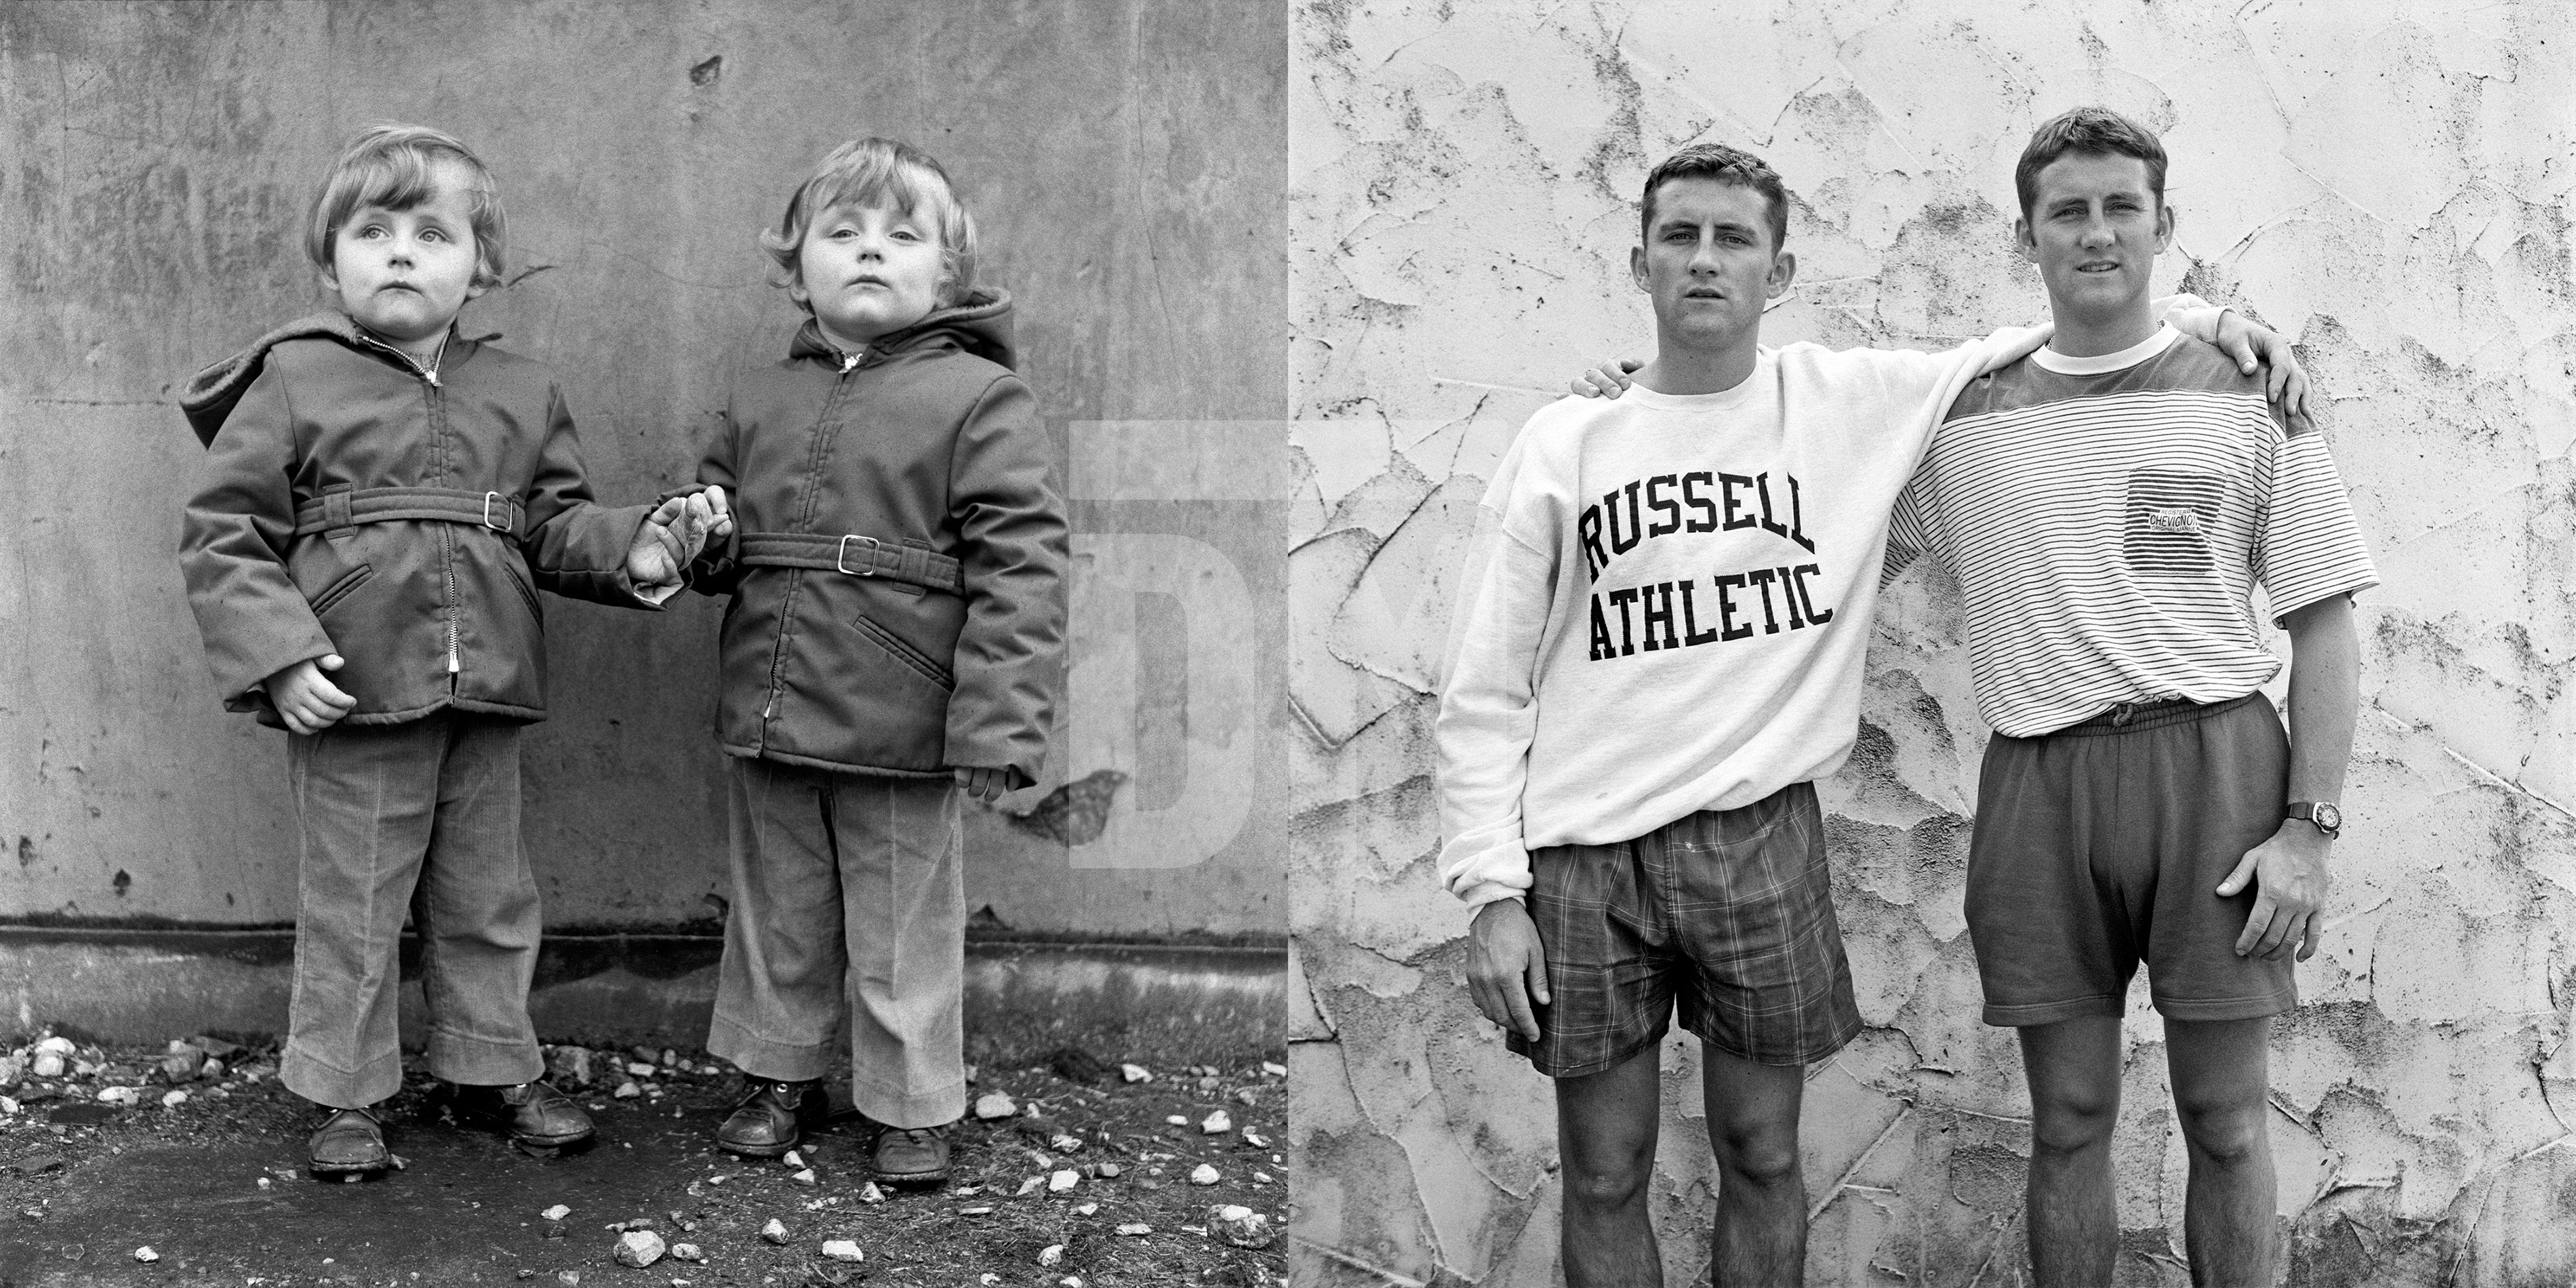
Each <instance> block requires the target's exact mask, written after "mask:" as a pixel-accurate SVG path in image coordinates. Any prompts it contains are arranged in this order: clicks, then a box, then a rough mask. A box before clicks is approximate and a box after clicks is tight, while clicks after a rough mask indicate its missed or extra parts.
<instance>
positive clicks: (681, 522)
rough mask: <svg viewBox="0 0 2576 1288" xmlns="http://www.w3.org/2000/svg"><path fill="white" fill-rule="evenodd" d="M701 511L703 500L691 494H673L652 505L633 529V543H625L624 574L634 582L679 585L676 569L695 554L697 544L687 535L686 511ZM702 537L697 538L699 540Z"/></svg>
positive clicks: (672, 586)
mask: <svg viewBox="0 0 2576 1288" xmlns="http://www.w3.org/2000/svg"><path fill="white" fill-rule="evenodd" d="M692 506H696V507H699V508H700V509H701V512H703V508H704V506H705V502H703V501H700V500H699V499H698V498H697V497H694V496H685V497H683V496H675V497H672V498H671V499H670V500H668V501H664V502H663V503H662V504H660V505H658V506H655V507H654V508H653V512H652V513H651V514H648V515H646V516H644V522H643V523H642V524H641V525H639V526H638V527H637V528H636V529H635V541H634V544H632V545H629V546H628V547H626V577H627V579H628V580H629V581H632V582H634V583H635V584H636V585H638V586H666V587H671V588H674V589H676V588H677V587H678V586H679V585H680V570H681V569H683V568H686V567H688V566H689V560H690V559H692V558H694V557H696V555H697V548H696V545H695V544H692V543H691V542H690V541H689V539H688V532H687V529H688V528H690V527H691V526H692V525H691V524H690V523H689V511H690V508H691V507H692ZM704 540H705V538H703V537H701V538H699V543H701V544H702V543H703V542H704Z"/></svg>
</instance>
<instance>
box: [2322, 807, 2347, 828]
mask: <svg viewBox="0 0 2576 1288" xmlns="http://www.w3.org/2000/svg"><path fill="white" fill-rule="evenodd" d="M2316 820H2317V826H2318V827H2320V828H2323V829H2325V830H2326V831H2329V832H2333V831H2339V830H2341V829H2342V827H2343V811H2342V810H2339V809H2336V808H2335V807H2334V806H2332V805H2325V804H2320V805H2318V806H2317V814H2316Z"/></svg>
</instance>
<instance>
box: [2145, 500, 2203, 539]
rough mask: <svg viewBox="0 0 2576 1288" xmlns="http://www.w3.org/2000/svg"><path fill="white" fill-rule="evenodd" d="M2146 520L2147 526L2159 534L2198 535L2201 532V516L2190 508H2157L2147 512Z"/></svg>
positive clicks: (2177, 506) (2176, 506)
mask: <svg viewBox="0 0 2576 1288" xmlns="http://www.w3.org/2000/svg"><path fill="white" fill-rule="evenodd" d="M2146 520H2147V526H2148V527H2150V528H2152V529H2154V530H2156V531H2158V532H2188V533H2192V534H2194V535H2198V534H2199V533H2200V531H2201V527H2200V515H2199V514H2198V513H2196V512H2194V511H2193V510H2192V509H2191V508H2190V507H2188V506H2179V505H2174V506H2157V507H2155V508H2153V509H2150V510H2148V511H2147V513H2146Z"/></svg>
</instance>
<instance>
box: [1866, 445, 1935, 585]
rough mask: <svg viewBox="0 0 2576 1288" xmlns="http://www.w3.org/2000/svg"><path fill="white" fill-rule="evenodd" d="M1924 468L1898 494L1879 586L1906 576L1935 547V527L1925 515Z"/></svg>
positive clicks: (1879, 572)
mask: <svg viewBox="0 0 2576 1288" xmlns="http://www.w3.org/2000/svg"><path fill="white" fill-rule="evenodd" d="M1923 486H1924V484H1923V471H1922V470H1921V469H1920V468H1918V469H1916V470H1915V471H1914V477H1913V478H1912V479H1911V480H1909V481H1907V483H1906V484H1905V490H1904V491H1902V492H1899V493H1897V494H1896V511H1895V513H1893V514H1891V515H1889V516H1888V520H1887V558H1886V560H1885V562H1883V563H1881V564H1880V565H1879V568H1878V588H1879V589H1880V590H1885V589H1887V583H1889V582H1891V581H1894V580H1896V579H1897V578H1898V577H1901V576H1903V575H1905V570H1906V568H1908V567H1909V566H1911V565H1912V564H1913V563H1914V561H1915V560H1916V559H1917V558H1920V557H1921V556H1922V555H1923V553H1924V552H1925V551H1927V550H1930V549H1931V548H1932V530H1931V528H1930V527H1929V526H1928V525H1927V524H1926V522H1925V519H1924V515H1923Z"/></svg>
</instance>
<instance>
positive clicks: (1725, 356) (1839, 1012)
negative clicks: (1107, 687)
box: [1436, 145, 2288, 1288]
mask: <svg viewBox="0 0 2576 1288" xmlns="http://www.w3.org/2000/svg"><path fill="white" fill-rule="evenodd" d="M1644 195H1645V201H1644V210H1643V215H1642V218H1641V221H1640V234H1641V241H1642V244H1641V245H1640V246H1639V247H1638V248H1637V249H1636V250H1635V251H1633V252H1632V254H1631V263H1630V267H1631V272H1632V275H1633V277H1634V279H1635V281H1636V283H1637V285H1638V287H1639V288H1640V289H1641V290H1643V291H1645V292H1646V293H1647V294H1648V295H1649V296H1651V297H1652V299H1653V302H1654V311H1655V327H1656V356H1655V360H1654V363H1653V364H1652V365H1650V366H1648V367H1647V368H1646V369H1645V370H1644V371H1641V372H1640V373H1639V375H1638V380H1639V383H1640V385H1641V386H1642V387H1641V388H1640V389H1639V390H1637V391H1636V392H1635V393H1633V394H1631V395H1630V396H1629V397H1628V398H1626V399H1623V400H1621V401H1619V402H1616V403H1601V402H1593V403H1585V402H1582V401H1580V400H1577V399H1566V400H1562V401H1560V402H1558V403H1556V404H1554V405H1552V406H1550V407H1548V408H1545V409H1543V410H1541V411H1540V412H1539V413H1538V414H1537V415H1535V416H1533V417H1532V418H1531V420H1530V423H1529V425H1528V426H1527V427H1526V428H1525V429H1524V430H1523V431H1522V432H1521V435H1520V437H1519V438H1518V439H1517V440H1515V442H1514V443H1513V445H1512V448H1511V450H1510V451H1509V452H1508V453H1506V455H1505V457H1504V459H1503V461H1502V463H1501V464H1500V466H1499V467H1498V468H1497V469H1496V471H1495V475H1494V479H1493V482H1492V484H1491V486H1490V488H1489V489H1488V491H1487V494H1486V496H1485V500H1484V506H1483V510H1482V513H1481V514H1480V516H1479V520H1480V521H1479V525H1478V528H1479V530H1478V534H1477V540H1476V543H1475V553H1474V555H1473V557H1472V558H1471V560H1470V569H1469V572H1468V574H1467V577H1466V584H1467V585H1466V591H1465V594H1464V596H1463V598H1462V602H1461V604H1460V606H1459V610H1458V614H1457V617H1456V619H1455V623H1454V625H1453V639H1454V640H1455V641H1456V647H1455V650H1454V652H1453V655H1452V660H1451V663H1450V666H1449V668H1448V673H1447V675H1448V678H1447V682H1446V684H1445V685H1444V688H1443V693H1442V702H1441V711H1440V718H1439V723H1438V725H1437V735H1436V737H1437V744H1438V752H1439V791H1440V800H1441V814H1442V823H1443V831H1444V834H1445V837H1446V844H1445V846H1444V848H1443V850H1442V854H1441V875H1442V877H1443V879H1444V881H1445V882H1446V883H1447V884H1448V886H1449V888H1450V890H1451V891H1452V892H1454V893H1455V894H1457V895H1458V896H1459V897H1460V898H1461V899H1463V900H1465V901H1466V902H1467V903H1469V904H1470V905H1473V906H1475V907H1477V909H1478V911H1477V915H1476V920H1475V924H1474V928H1473V932H1472V933H1473V938H1474V941H1475V946H1476V953H1475V961H1474V964H1473V965H1472V967H1471V969H1470V984H1471V986H1472V988H1473V990H1474V993H1475V996H1476V1002H1477V1005H1478V1007H1479V1008H1480V1009H1481V1010H1483V1011H1484V1013H1485V1014H1486V1015H1487V1016H1488V1017H1490V1018H1492V1019H1493V1020H1495V1021H1496V1022H1497V1023H1500V1024H1503V1025H1504V1026H1505V1027H1506V1029H1507V1030H1508V1031H1509V1035H1510V1040H1511V1044H1512V1047H1513V1049H1514V1050H1515V1051H1518V1052H1520V1053H1521V1054H1524V1055H1526V1056H1528V1057H1529V1058H1530V1060H1531V1062H1532V1064H1534V1065H1535V1066H1536V1067H1537V1068H1538V1070H1539V1071H1540V1072H1542V1073H1545V1074H1547V1075H1549V1076H1550V1077H1552V1078H1554V1079H1555V1080H1556V1096H1557V1106H1558V1138H1559V1142H1560V1146H1561V1150H1562V1155H1563V1160H1564V1197H1563V1204H1564V1212H1563V1220H1564V1243H1563V1246H1564V1257H1565V1276H1566V1280H1567V1282H1568V1284H1570V1285H1572V1286H1573V1288H1604V1286H1611V1288H1642V1286H1646V1285H1653V1284H1658V1283H1660V1282H1662V1272H1661V1264H1660V1258H1659V1256H1658V1254H1657V1251H1656V1247H1655V1239H1654V1233H1653V1230H1652V1228H1651V1226H1650V1225H1649V1223H1648V1221H1647V1219H1646V1202H1645V1195H1646V1192H1647V1181H1648V1180H1649V1179H1650V1177H1651V1175H1652V1168H1653V1159H1654V1149H1655V1134H1656V1121H1657V1113H1658V1099H1659V1096H1658V1083H1659V1080H1660V1079H1659V1072H1658V1069H1657V1067H1656V1055H1655V1053H1656V1049H1657V1047H1658V1046H1659V1045H1660V1043H1661V1040H1662V1038H1663V1036H1664V1034H1665V1033H1666V1032H1667V1030H1668V1028H1669V1026H1670V1024H1671V1023H1672V1020H1673V1015H1674V1013H1675V1011H1676V1009H1678V1010H1679V1013H1680V1017H1681V1023H1682V1025H1683V1027H1684V1028H1686V1029H1688V1030H1689V1031H1690V1032H1692V1033H1693V1034H1695V1035H1697V1036H1699V1037H1700V1039H1701V1041H1702V1058H1701V1076H1702V1080H1703V1084H1704V1086H1705V1088H1706V1096H1705V1102H1706V1104H1707V1106H1708V1125H1709V1138H1710V1143H1711V1145H1712V1146H1713V1147H1714V1150H1715V1153H1716V1156H1717V1162H1718V1167H1719V1171H1720V1175H1721V1176H1722V1178H1723V1179H1722V1183H1721V1185H1720V1187H1719V1194H1718V1212H1717V1238H1716V1270H1715V1275H1716V1279H1717V1281H1718V1282H1721V1283H1726V1284H1730V1285H1753V1284H1785V1283H1795V1282H1796V1281H1797V1280H1798V1277H1799V1274H1800V1271H1801V1267H1802V1265H1803V1262H1804V1256H1803V1239H1804V1234H1805V1229H1806V1203H1805V1199H1804V1192H1803V1188H1802V1184H1801V1178H1800V1177H1799V1175H1798V1111H1799V1097H1800V1091H1801V1087H1802V1084H1803V1074H1804V1066H1805V1065H1807V1064H1808V1063H1810V1062H1812V1061H1815V1060H1818V1059H1822V1058H1824V1057H1825V1056H1828V1055H1830V1054H1832V1053H1833V1052H1834V1050H1836V1049H1837V1048H1839V1047H1840V1046H1841V1045H1842V1044H1843V1043H1845V1042H1847V1041H1849V1040H1850V1039H1851V1037H1852V1036H1853V1035H1854V1034H1855V1033H1857V1032H1858V1031H1859V1029H1860V1025H1861V1021H1860V1015H1859V1012H1858V1010H1857V1008H1856V1007H1855V1006H1854V1004H1853V999H1852V993H1851V982H1850V973H1849V970H1848V967H1847V966H1846V964H1845V961H1844V957H1843V951H1842V941H1841V937H1840V934H1839V931H1838V930H1837V929H1836V926H1835V922H1834V917H1833V906H1832V901H1831V899H1830V897H1829V889H1828V881H1827V876H1826V870H1825V863H1824V852H1823V844H1822V837H1823V827H1822V822H1821V818H1820V816H1819V814H1818V812H1817V807H1816V798H1815V792H1814V789H1813V787H1812V785H1811V782H1812V780H1813V779H1815V778H1817V777H1820V776H1822V775H1825V774H1830V773H1832V772H1833V771H1834V770H1835V768H1836V767H1838V766H1839V765H1840V764H1841V763H1842V761H1843V759H1844V757H1845V756H1846V755H1848V754H1849V752H1850V750H1851V747H1852V743H1853V739H1854V736H1855V734H1856V732H1857V729H1858V723H1859V710H1860V694H1861V665H1862V660H1863V657H1864V654H1865V653H1866V650H1867V647H1868V642H1869V614H1870V609H1871V605H1872V602H1873V600H1874V597H1875V595H1876V593H1877V588H1878V574H1879V570H1880V566H1881V563H1882V552H1883V550H1884V548H1885V542H1886V534H1887V524H1888V516H1889V510H1890V507H1892V506H1893V505H1894V503H1895V499H1896V496H1897V494H1898V492H1899V491H1900V490H1901V489H1902V488H1903V487H1904V486H1905V483H1906V480H1907V478H1908V476H1909V475H1910V474H1911V473H1912V471H1913V470H1914V468H1915V466H1916V464H1917V463H1918V462H1919V461H1920V460H1921V458H1922V452H1923V446H1924V443H1925V441H1926V439H1927V438H1929V437H1930V435H1931V434H1932V431H1933V428H1934V426H1935V424H1936V423H1937V420H1938V418H1939V416H1940V413H1941V411H1942V409H1943V408H1945V407H1947V406H1948V405H1949V403H1950V400H1951V398H1952V397H1953V396H1955V395H1956V394H1958V393H1959V392H1960V391H1961V389H1962V388H1964V387H1965V386H1966V385H1968V384H1969V383H1970V382H1971V380H1972V379H1973V378H1974V377H1976V376H1977V375H1978V374H1979V373H1980V372H1981V371H1984V370H1987V369H1990V368H1992V367H1995V366H1997V365H2000V364H2002V363H2004V362H2007V361H2009V360H2011V359H2012V358H2014V357H2016V356H2018V355H2020V354H2025V353H2028V352H2029V351H2031V350H2032V349H2034V348H2036V347H2037V346H2038V344H2039V342H2040V338H2041V337H2040V334H2039V333H2037V332H2000V333H1998V334H1996V335H1995V336H1992V337H1989V338H1988V339H1986V340H1984V341H1980V342H1978V343H1975V344H1971V345H1966V346H1962V347H1961V348H1959V349H1956V350H1952V351H1950V352H1948V353H1944V354H1923V353H1909V352H1888V351H1871V350H1859V349H1856V350H1846V351H1841V352H1836V351H1832V350H1827V349H1824V348H1821V347H1819V346H1816V345H1811V344H1799V345H1791V346H1788V347H1787V348H1783V349H1769V348H1764V347H1762V345H1761V343H1760V330H1761V319H1762V310H1763V306H1764V304H1765V302H1766V301H1768V300H1770V299H1774V298H1777V297H1778V296H1779V295H1781V294H1782V293H1783V292H1785V291H1786V290H1787V288H1788V286H1789V283H1790V280H1791V278H1792V275H1793V274H1794V272H1795V269H1796V261H1795V259H1794V258H1793V257H1792V256H1791V255H1790V254H1789V253H1787V252H1786V251H1785V250H1784V249H1783V246H1782V242H1783V240H1784V238H1785V235H1786V227H1787V214H1786V211H1787V205H1788V202H1787V197H1786V195H1785V192H1784V190H1783V189H1782V187H1781V183H1780V179H1779V176H1778V175H1776V174H1774V173H1772V171H1771V170H1770V169H1769V168H1768V167H1767V166H1764V165H1763V164H1762V162H1761V161H1760V160H1759V159H1757V158H1754V157H1751V156H1748V155H1746V154H1744V153H1741V152H1737V151H1735V150H1733V149H1730V148H1723V147H1716V146H1713V145H1703V146H1700V147H1694V148H1690V149H1687V150H1685V151H1684V152H1682V153H1680V154H1678V155H1676V156H1674V157H1672V158H1669V159H1667V160H1666V161H1664V162H1663V163H1662V164H1661V165H1658V166H1657V167H1656V168H1655V170H1654V172H1653V173H1652V174H1650V175H1649V176H1648V177H1647V181H1646V185H1645V194H1644ZM2193 303H2197V302H2196V301H2193ZM2177 318H2178V321H2179V322H2180V323H2181V324H2183V325H2185V326H2187V327H2188V328H2190V329H2192V330H2193V331H2194V333H2195V334H2199V335H2202V336H2204V337H2205V338H2210V339H2217V338H2219V337H2220V335H2221V333H2222V328H2223V329H2224V331H2225V333H2226V335H2227V339H2228V342H2229V344H2230V347H2231V348H2232V349H2236V350H2241V351H2242V352H2243V354H2244V359H2243V360H2244V361H2245V362H2246V363H2247V364H2248V367H2249V369H2250V368H2251V365H2252V363H2253V355H2254V354H2255V353H2256V352H2258V351H2260V352H2265V353H2275V354H2277V353H2279V352H2280V351H2279V349H2278V347H2277V344H2278V342H2277V337H2272V336H2270V335H2269V334H2268V333H2263V332H2260V331H2259V330H2256V329H2252V328H2249V327H2247V326H2245V324H2244V323H2243V322H2242V320H2241V319H2239V320H2237V321H2234V322H2227V321H2224V320H2223V319H2222V318H2221V316H2220V311H2219V310H2215V309H2192V310H2187V311H2184V312H2182V313H2179V314H2177ZM2282 374H2283V375H2284V378H2285V380H2286V379H2287V374H2288V373H2287V372H2286V371H2285V372H2284V373H2282ZM1676 712H1680V713H1686V718H1681V719H1676V718H1674V713H1676Z"/></svg>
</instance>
